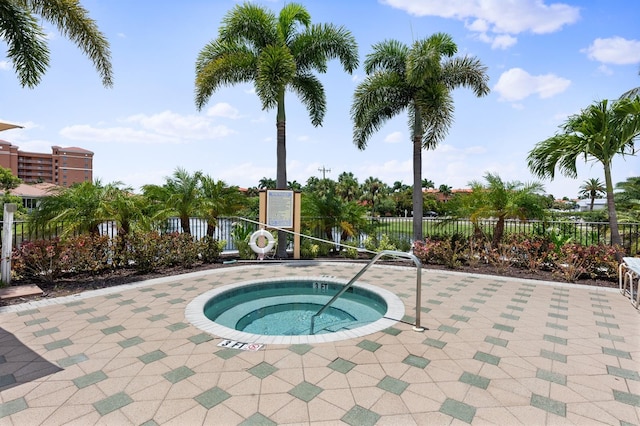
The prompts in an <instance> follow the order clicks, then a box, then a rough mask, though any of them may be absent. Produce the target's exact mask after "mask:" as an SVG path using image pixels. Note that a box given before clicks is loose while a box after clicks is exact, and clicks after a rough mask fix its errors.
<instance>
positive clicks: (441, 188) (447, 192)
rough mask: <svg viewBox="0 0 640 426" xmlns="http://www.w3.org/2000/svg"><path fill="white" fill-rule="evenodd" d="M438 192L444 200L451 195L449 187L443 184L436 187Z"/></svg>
mask: <svg viewBox="0 0 640 426" xmlns="http://www.w3.org/2000/svg"><path fill="white" fill-rule="evenodd" d="M438 191H439V192H440V193H441V194H442V195H443V196H444V198H445V199H447V198H449V195H451V187H450V186H449V185H445V184H444V183H443V184H442V185H440V186H439V187H438Z"/></svg>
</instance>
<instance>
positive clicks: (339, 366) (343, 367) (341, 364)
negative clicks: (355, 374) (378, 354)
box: [328, 358, 357, 374]
mask: <svg viewBox="0 0 640 426" xmlns="http://www.w3.org/2000/svg"><path fill="white" fill-rule="evenodd" d="M356 365H357V364H354V363H353V362H351V361H349V360H346V359H342V358H336V359H334V360H333V361H331V363H330V364H329V365H328V367H329V368H330V369H332V370H335V371H338V372H340V373H344V374H346V373H348V372H349V371H351V370H352V369H353V368H354V367H355V366H356Z"/></svg>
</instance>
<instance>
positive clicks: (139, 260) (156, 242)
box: [127, 232, 163, 272]
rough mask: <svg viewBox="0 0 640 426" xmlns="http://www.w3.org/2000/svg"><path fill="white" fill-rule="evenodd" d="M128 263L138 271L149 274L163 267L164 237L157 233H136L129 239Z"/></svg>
mask: <svg viewBox="0 0 640 426" xmlns="http://www.w3.org/2000/svg"><path fill="white" fill-rule="evenodd" d="M127 247H128V251H127V261H128V262H127V263H128V264H131V265H132V266H133V267H134V268H135V269H136V270H137V271H140V272H149V271H153V270H155V269H158V268H160V266H162V264H163V261H162V256H161V252H162V236H161V235H160V234H158V233H157V232H136V233H134V234H131V235H129V237H128V239H127Z"/></svg>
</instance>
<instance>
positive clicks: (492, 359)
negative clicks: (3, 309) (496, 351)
mask: <svg viewBox="0 0 640 426" xmlns="http://www.w3.org/2000/svg"><path fill="white" fill-rule="evenodd" d="M473 359H475V360H478V361H482V362H486V363H487V364H492V365H498V364H499V363H500V357H499V356H495V355H491V354H488V353H486V352H481V351H478V352H476V354H475V355H474V356H473Z"/></svg>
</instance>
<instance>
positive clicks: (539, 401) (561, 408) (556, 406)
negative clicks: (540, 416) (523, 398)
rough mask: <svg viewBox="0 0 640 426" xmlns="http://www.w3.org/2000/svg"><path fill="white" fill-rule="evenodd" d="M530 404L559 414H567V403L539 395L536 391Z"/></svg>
mask: <svg viewBox="0 0 640 426" xmlns="http://www.w3.org/2000/svg"><path fill="white" fill-rule="evenodd" d="M530 405H532V406H534V407H536V408H540V409H541V410H544V411H547V412H549V413H553V414H556V415H558V416H562V417H566V416H567V404H565V403H564V402H560V401H556V400H554V399H551V398H547V397H546V396H542V395H537V394H535V393H534V394H532V395H531V401H530Z"/></svg>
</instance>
